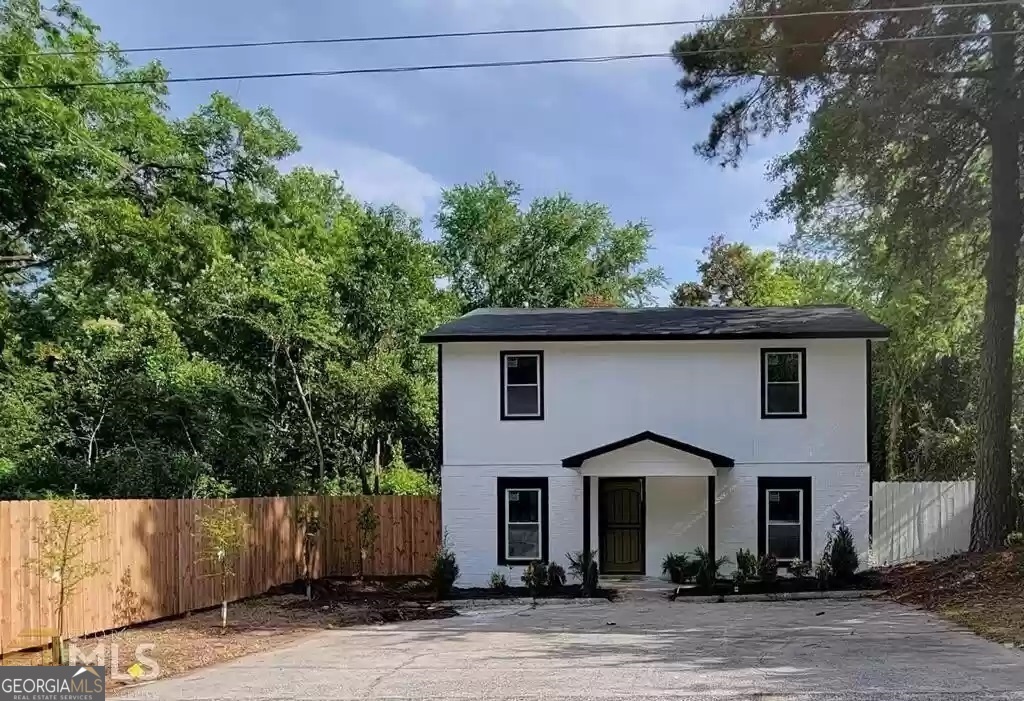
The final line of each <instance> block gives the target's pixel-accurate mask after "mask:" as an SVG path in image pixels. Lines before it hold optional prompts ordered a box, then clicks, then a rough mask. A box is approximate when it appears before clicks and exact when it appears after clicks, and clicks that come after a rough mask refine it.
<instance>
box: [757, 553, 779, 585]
mask: <svg viewBox="0 0 1024 701" xmlns="http://www.w3.org/2000/svg"><path fill="white" fill-rule="evenodd" d="M757 576H758V578H759V579H760V580H761V581H762V582H764V583H765V584H774V583H775V582H776V581H777V580H778V578H779V561H778V560H777V559H775V556H774V555H772V554H771V553H768V554H767V555H762V556H761V557H760V558H759V559H758V561H757Z"/></svg>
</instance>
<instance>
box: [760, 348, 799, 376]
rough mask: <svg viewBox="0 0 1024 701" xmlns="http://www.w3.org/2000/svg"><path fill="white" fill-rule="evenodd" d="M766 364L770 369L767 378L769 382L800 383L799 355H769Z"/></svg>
mask: <svg viewBox="0 0 1024 701" xmlns="http://www.w3.org/2000/svg"><path fill="white" fill-rule="evenodd" d="M766 362H767V364H768V367H767V372H765V377H767V379H768V381H769V382H799V381H800V354H799V353H768V354H767V355H766Z"/></svg>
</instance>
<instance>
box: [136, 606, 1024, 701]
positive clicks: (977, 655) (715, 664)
mask: <svg viewBox="0 0 1024 701" xmlns="http://www.w3.org/2000/svg"><path fill="white" fill-rule="evenodd" d="M613 624H614V625H613ZM761 694H763V695H761ZM124 698H132V699H152V698H158V699H467V700H468V699H473V700H474V701H475V700H478V699H479V700H494V699H542V700H543V701H561V700H564V699H674V698H685V699H702V698H709V699H732V698H741V699H749V698H759V699H762V700H764V699H816V700H821V699H857V700H858V701H863V700H865V699H875V698H877V699H894V698H895V699H900V698H920V699H925V698H927V699H934V698H941V699H944V700H951V699H960V698H963V699H989V698H992V699H996V698H998V699H1024V655H1022V654H1021V653H1020V652H1019V651H1016V650H1009V649H1006V648H1004V647H1002V646H1000V645H996V644H994V643H990V642H987V641H985V640H983V639H981V638H979V637H977V636H975V635H973V634H971V633H968V632H964V631H960V630H957V629H954V628H953V627H951V626H949V625H948V624H946V623H944V622H942V621H941V620H939V619H937V618H935V617H933V616H930V615H928V614H925V613H922V612H919V611H916V610H914V609H909V608H905V607H902V606H898V605H896V604H891V603H882V602H874V601H867V600H855V601H805V602H785V603H729V604H691V603H674V604H673V603H669V602H664V601H651V602H644V601H633V602H622V603H616V604H607V603H602V604H599V605H571V604H569V605H544V606H541V607H539V608H536V609H510V608H504V609H500V610H499V609H492V610H487V611H480V612H479V613H475V614H471V615H466V616H460V617H458V618H453V619H448V620H441V621H420V622H416V623H404V624H395V625H388V626H382V627H376V628H369V627H366V628H350V629H347V630H339V631H331V632H326V633H323V634H318V635H316V636H314V637H311V638H308V639H306V640H303V641H302V642H301V643H299V644H297V645H294V646H292V647H290V648H286V649H280V650H276V651H273V652H268V653H263V654H259V655H253V656H250V657H246V658H243V659H240V660H237V661H234V662H231V663H227V664H224V665H220V666H218V667H214V668H209V669H206V670H202V671H199V672H197V673H193V674H190V675H188V676H184V677H179V678H175V679H167V680H162V681H157V682H154V683H152V684H150V685H148V686H145V687H139V688H136V689H134V690H133V691H132V693H130V694H128V695H126V696H124Z"/></svg>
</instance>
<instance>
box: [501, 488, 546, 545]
mask: <svg viewBox="0 0 1024 701" xmlns="http://www.w3.org/2000/svg"><path fill="white" fill-rule="evenodd" d="M543 491H544V490H543V489H540V488H539V487H506V488H505V526H504V528H505V560H507V561H510V562H511V561H522V562H533V561H534V560H540V559H541V558H543V557H544V494H543ZM510 492H536V493H537V520H536V521H513V520H512V518H511V516H510V514H511V513H512V509H511V508H510V507H511V505H512V500H511V499H510V498H509V493H510ZM511 526H537V557H522V556H521V555H515V556H513V555H511V554H509V546H510V545H511V544H512V539H511V538H510V537H509V535H510V532H511Z"/></svg>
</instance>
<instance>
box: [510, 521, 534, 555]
mask: <svg viewBox="0 0 1024 701" xmlns="http://www.w3.org/2000/svg"><path fill="white" fill-rule="evenodd" d="M508 557H512V558H524V559H525V558H530V559H539V558H540V525H534V526H530V525H514V524H510V525H509V527H508Z"/></svg>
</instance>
